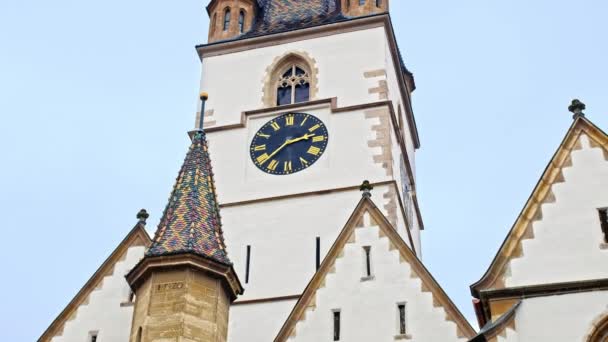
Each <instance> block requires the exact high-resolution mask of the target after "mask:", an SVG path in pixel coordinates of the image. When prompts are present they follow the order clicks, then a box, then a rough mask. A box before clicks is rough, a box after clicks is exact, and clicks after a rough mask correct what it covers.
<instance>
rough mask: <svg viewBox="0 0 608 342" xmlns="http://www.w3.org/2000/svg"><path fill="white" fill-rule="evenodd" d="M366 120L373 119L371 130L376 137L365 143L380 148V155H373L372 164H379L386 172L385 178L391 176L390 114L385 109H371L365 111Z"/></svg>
mask: <svg viewBox="0 0 608 342" xmlns="http://www.w3.org/2000/svg"><path fill="white" fill-rule="evenodd" d="M365 118H366V119H374V120H375V121H376V124H374V125H372V130H373V131H374V132H375V133H376V137H375V138H374V139H372V140H369V141H368V142H367V146H369V147H371V148H377V147H379V148H380V153H379V154H376V155H374V162H375V163H377V164H381V165H382V167H383V168H384V169H385V170H386V175H387V176H392V175H393V154H392V143H391V132H390V113H389V111H388V109H387V108H382V109H373V110H367V111H365Z"/></svg>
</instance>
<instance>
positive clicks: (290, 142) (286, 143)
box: [260, 134, 315, 166]
mask: <svg viewBox="0 0 608 342" xmlns="http://www.w3.org/2000/svg"><path fill="white" fill-rule="evenodd" d="M314 136H315V134H304V135H303V136H301V137H299V138H295V139H288V140H287V141H285V142H284V143H283V145H281V146H279V148H277V149H276V150H274V151H273V152H272V153H271V154H269V155H268V158H266V159H265V160H264V161H262V162H260V166H262V165H263V164H264V163H265V162H266V160H270V158H272V157H274V156H275V155H276V154H277V153H279V152H280V151H281V150H282V149H284V148H285V146H287V145H291V144H293V143H296V142H298V141H302V140H308V139H310V138H311V137H314Z"/></svg>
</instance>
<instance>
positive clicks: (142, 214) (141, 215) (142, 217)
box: [137, 209, 150, 225]
mask: <svg viewBox="0 0 608 342" xmlns="http://www.w3.org/2000/svg"><path fill="white" fill-rule="evenodd" d="M148 217H150V214H148V212H147V211H146V209H142V210H140V211H139V212H138V213H137V219H138V220H139V223H141V224H143V225H145V224H146V220H147V219H148Z"/></svg>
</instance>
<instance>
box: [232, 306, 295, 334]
mask: <svg viewBox="0 0 608 342" xmlns="http://www.w3.org/2000/svg"><path fill="white" fill-rule="evenodd" d="M296 302H297V300H296V299H293V300H285V301H277V302H270V303H261V304H245V305H233V306H231V307H230V322H229V324H228V342H244V341H251V342H258V341H259V342H266V341H273V340H274V338H275V337H276V336H277V334H278V333H279V330H280V329H281V327H282V326H283V323H284V322H285V320H286V319H287V317H288V316H289V313H290V312H291V310H292V309H293V307H294V305H295V304H296Z"/></svg>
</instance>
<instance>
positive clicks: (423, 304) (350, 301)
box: [290, 227, 466, 342]
mask: <svg viewBox="0 0 608 342" xmlns="http://www.w3.org/2000/svg"><path fill="white" fill-rule="evenodd" d="M378 232H379V228H378V227H367V228H360V229H357V230H356V233H355V234H356V242H355V243H352V244H347V245H346V247H345V249H344V256H343V257H341V258H339V259H338V260H337V261H336V264H335V266H336V267H335V268H336V271H335V273H332V274H329V275H328V276H327V278H326V283H325V287H323V288H321V289H320V290H318V291H317V294H316V298H317V301H316V305H317V306H316V308H315V309H312V310H309V311H307V313H306V319H305V320H303V321H300V322H299V323H298V324H297V326H296V334H295V337H293V338H291V339H290V341H298V342H304V341H307V342H316V341H331V340H332V336H333V335H332V334H333V321H332V310H335V309H340V310H341V321H342V324H341V341H349V342H355V341H366V342H367V341H394V340H395V339H394V337H395V335H397V333H398V330H397V328H398V318H397V317H398V316H397V303H400V302H406V312H407V327H408V329H407V330H408V331H407V333H408V334H409V335H411V337H412V339H411V340H412V341H442V342H445V341H466V339H458V338H457V335H456V334H457V332H456V330H457V328H456V324H455V323H453V322H450V321H446V320H445V317H446V314H445V311H444V310H443V309H442V308H440V307H434V306H433V301H432V297H431V294H430V293H429V292H422V291H421V281H420V279H418V278H412V277H411V276H410V272H411V271H410V269H411V268H410V266H409V264H407V263H405V262H404V263H401V262H400V260H399V259H400V258H399V255H398V251H397V250H393V251H389V243H388V238H386V237H384V238H379V235H378ZM363 246H371V256H372V270H373V275H374V277H375V279H374V280H371V281H361V277H362V276H363V275H364V257H363V253H364V252H363Z"/></svg>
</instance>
